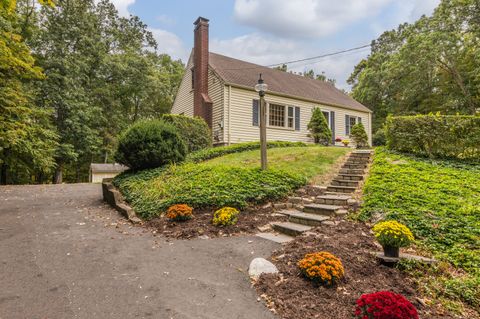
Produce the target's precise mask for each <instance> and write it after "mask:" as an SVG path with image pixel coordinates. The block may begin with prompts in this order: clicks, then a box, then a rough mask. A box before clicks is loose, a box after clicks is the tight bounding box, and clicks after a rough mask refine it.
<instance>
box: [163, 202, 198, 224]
mask: <svg viewBox="0 0 480 319" xmlns="http://www.w3.org/2000/svg"><path fill="white" fill-rule="evenodd" d="M165 216H166V217H167V218H168V219H170V220H173V221H186V220H189V219H191V218H192V217H193V208H192V207H190V206H188V205H187V204H177V205H172V206H170V207H169V208H168V210H167V214H166V215H165Z"/></svg>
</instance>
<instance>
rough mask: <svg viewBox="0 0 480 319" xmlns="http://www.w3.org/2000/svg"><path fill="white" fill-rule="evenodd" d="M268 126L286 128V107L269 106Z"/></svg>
mask: <svg viewBox="0 0 480 319" xmlns="http://www.w3.org/2000/svg"><path fill="white" fill-rule="evenodd" d="M268 124H269V125H270V126H280V127H284V126H285V106H284V105H278V104H269V107H268Z"/></svg>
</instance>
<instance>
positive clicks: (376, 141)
mask: <svg viewBox="0 0 480 319" xmlns="http://www.w3.org/2000/svg"><path fill="white" fill-rule="evenodd" d="M372 144H373V146H384V145H385V144H387V137H386V136H385V128H384V127H382V128H381V129H378V130H377V131H376V132H375V133H374V134H373V136H372Z"/></svg>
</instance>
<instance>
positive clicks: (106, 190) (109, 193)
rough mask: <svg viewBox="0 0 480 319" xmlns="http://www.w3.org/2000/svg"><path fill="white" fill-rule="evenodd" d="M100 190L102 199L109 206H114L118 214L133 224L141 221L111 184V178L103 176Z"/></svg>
mask: <svg viewBox="0 0 480 319" xmlns="http://www.w3.org/2000/svg"><path fill="white" fill-rule="evenodd" d="M102 192H103V200H104V201H106V202H107V203H108V204H109V205H110V206H112V207H113V208H115V209H116V210H117V211H118V212H119V213H120V214H122V215H123V216H124V217H125V218H127V219H128V220H129V221H130V222H132V223H134V224H139V223H141V222H142V220H141V219H140V218H138V217H137V215H136V214H135V211H134V210H133V208H131V207H130V206H128V205H127V204H126V203H125V201H124V200H123V197H122V194H121V193H120V192H119V191H118V189H116V188H115V186H113V184H112V179H111V178H104V179H103V181H102Z"/></svg>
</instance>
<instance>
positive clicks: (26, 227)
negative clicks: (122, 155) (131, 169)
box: [0, 184, 278, 319]
mask: <svg viewBox="0 0 480 319" xmlns="http://www.w3.org/2000/svg"><path fill="white" fill-rule="evenodd" d="M0 247H1V249H0V283H1V286H2V287H1V289H0V319H16V318H29V319H30V318H32V319H34V318H38V319H56V318H61V319H65V318H89V319H91V318H116V319H118V318H166V319H170V318H174V319H182V318H195V319H198V318H216V319H218V318H225V319H227V318H228V319H235V318H248V319H257V318H274V316H273V315H272V314H271V313H270V312H269V311H268V310H267V309H266V308H265V307H264V305H263V304H262V303H260V302H257V296H256V293H255V291H254V289H253V288H251V287H250V281H249V279H248V276H247V275H246V270H247V267H248V264H249V262H250V261H251V259H253V258H254V257H266V256H269V255H270V253H271V251H272V250H273V249H275V248H277V247H278V246H277V244H274V243H272V242H269V241H265V240H263V239H260V238H256V237H230V238H218V239H207V240H203V239H195V240H188V241H170V242H167V241H166V240H165V239H164V238H162V237H155V236H154V235H153V234H151V233H150V232H148V231H146V230H145V229H143V228H140V227H132V226H131V225H130V224H128V223H126V222H125V221H124V220H123V219H122V218H121V217H120V216H119V215H118V214H117V213H116V212H115V211H114V210H112V209H110V208H109V207H107V206H106V205H104V204H103V202H102V200H101V186H100V185H98V184H70V185H38V186H36V185H35V186H33V185H32V186H2V187H0Z"/></svg>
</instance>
